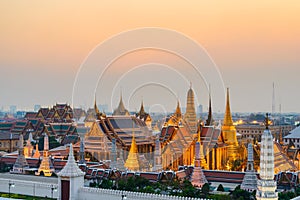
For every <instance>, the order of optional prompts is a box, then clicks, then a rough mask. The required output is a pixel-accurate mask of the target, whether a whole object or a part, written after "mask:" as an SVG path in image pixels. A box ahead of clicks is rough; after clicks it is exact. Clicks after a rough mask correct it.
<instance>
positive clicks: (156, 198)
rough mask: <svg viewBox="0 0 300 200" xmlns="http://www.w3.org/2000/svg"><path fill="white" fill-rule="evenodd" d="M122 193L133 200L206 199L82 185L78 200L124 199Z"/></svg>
mask: <svg viewBox="0 0 300 200" xmlns="http://www.w3.org/2000/svg"><path fill="white" fill-rule="evenodd" d="M122 194H124V195H126V197H127V199H131V200H140V199H144V200H169V199H174V200H205V199H196V198H189V197H175V196H168V195H158V194H149V193H139V192H128V191H124V192H123V193H122V191H120V190H107V189H100V188H90V187H82V188H80V190H79V195H78V200H79V199H80V200H94V199H95V200H96V199H109V200H120V199H122Z"/></svg>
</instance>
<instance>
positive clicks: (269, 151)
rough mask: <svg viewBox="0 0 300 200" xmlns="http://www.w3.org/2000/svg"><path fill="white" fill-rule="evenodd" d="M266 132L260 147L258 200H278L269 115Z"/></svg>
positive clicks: (267, 116)
mask: <svg viewBox="0 0 300 200" xmlns="http://www.w3.org/2000/svg"><path fill="white" fill-rule="evenodd" d="M265 124H266V130H265V131H264V133H263V135H262V137H261V145H260V174H259V176H260V179H259V180H258V181H257V192H256V199H257V200H270V199H278V193H277V192H276V187H277V186H276V182H275V181H274V147H273V137H272V134H271V131H270V130H269V115H268V114H266V121H265Z"/></svg>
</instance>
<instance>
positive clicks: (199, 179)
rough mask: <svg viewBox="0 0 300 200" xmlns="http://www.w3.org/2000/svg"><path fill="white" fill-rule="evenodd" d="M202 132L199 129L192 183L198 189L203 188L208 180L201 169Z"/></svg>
mask: <svg viewBox="0 0 300 200" xmlns="http://www.w3.org/2000/svg"><path fill="white" fill-rule="evenodd" d="M200 132H201V128H199V130H198V141H197V142H196V145H195V157H194V159H195V161H194V170H193V172H192V175H191V178H190V181H191V183H192V185H194V186H196V187H198V188H202V187H203V185H204V184H205V183H207V179H206V177H205V175H204V173H203V171H202V168H201V164H202V163H201V157H202V155H201V153H203V152H201V140H200Z"/></svg>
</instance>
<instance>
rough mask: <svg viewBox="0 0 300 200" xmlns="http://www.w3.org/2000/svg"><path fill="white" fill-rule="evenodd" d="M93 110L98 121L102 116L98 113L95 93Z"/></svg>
mask: <svg viewBox="0 0 300 200" xmlns="http://www.w3.org/2000/svg"><path fill="white" fill-rule="evenodd" d="M94 110H95V114H96V116H97V118H98V119H99V120H100V117H101V115H102V114H101V112H100V111H99V109H98V106H97V100H96V93H95V102H94Z"/></svg>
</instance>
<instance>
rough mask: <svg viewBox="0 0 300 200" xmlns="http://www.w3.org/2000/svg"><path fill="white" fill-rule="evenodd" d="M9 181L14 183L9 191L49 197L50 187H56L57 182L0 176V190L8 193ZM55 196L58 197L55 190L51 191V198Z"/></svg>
mask: <svg viewBox="0 0 300 200" xmlns="http://www.w3.org/2000/svg"><path fill="white" fill-rule="evenodd" d="M9 181H11V183H14V184H15V187H11V188H10V192H11V193H15V194H24V195H30V196H39V197H45V196H47V197H51V187H52V186H53V187H55V188H57V184H51V183H40V182H33V181H23V180H22V181H21V180H14V179H3V178H0V192H6V193H8V183H9ZM57 197H58V195H57V191H53V198H57Z"/></svg>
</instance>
